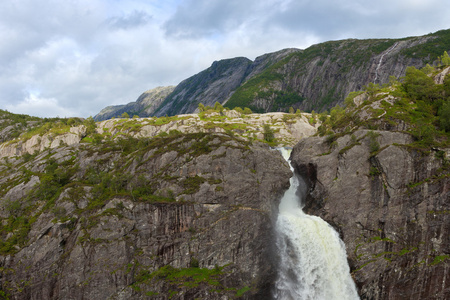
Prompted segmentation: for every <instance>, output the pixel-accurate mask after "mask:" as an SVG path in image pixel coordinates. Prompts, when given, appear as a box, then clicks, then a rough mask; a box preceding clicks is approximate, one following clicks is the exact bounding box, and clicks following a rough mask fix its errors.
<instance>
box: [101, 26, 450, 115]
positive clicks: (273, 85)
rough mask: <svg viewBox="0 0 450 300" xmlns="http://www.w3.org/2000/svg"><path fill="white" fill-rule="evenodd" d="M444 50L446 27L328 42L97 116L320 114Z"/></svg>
mask: <svg viewBox="0 0 450 300" xmlns="http://www.w3.org/2000/svg"><path fill="white" fill-rule="evenodd" d="M449 50H450V30H441V31H438V32H436V33H433V34H428V35H425V36H421V37H408V38H403V39H368V40H357V39H348V40H341V41H329V42H325V43H321V44H317V45H313V46H311V47H309V48H307V49H305V50H299V49H284V50H281V51H278V52H274V53H269V54H265V55H262V56H260V57H258V58H256V59H255V61H253V62H252V61H251V60H249V59H247V58H244V57H238V58H232V59H225V60H220V61H216V62H214V63H213V64H212V65H211V67H209V68H208V69H206V70H204V71H202V72H200V73H198V74H196V75H194V76H192V77H190V78H188V79H186V80H184V81H182V82H181V83H180V84H178V85H177V86H176V87H175V88H174V89H173V90H171V91H170V92H169V93H168V95H167V96H166V97H164V99H161V98H158V99H159V101H153V102H152V109H151V110H143V109H136V108H135V106H134V104H133V102H132V103H129V104H127V105H126V106H115V107H107V108H105V109H104V110H102V112H100V113H99V114H98V115H97V116H95V119H96V120H104V119H107V118H110V117H112V116H120V115H121V114H122V113H123V112H127V113H128V114H129V115H130V116H131V115H134V114H137V115H139V116H141V117H146V116H163V115H169V116H172V115H176V114H183V113H192V112H194V111H195V110H196V109H197V107H198V104H199V103H203V104H204V105H214V103H215V102H219V103H221V104H223V105H224V106H226V107H229V108H234V107H237V106H239V107H249V108H251V109H252V110H253V111H256V112H270V111H287V110H288V109H289V107H293V108H295V109H297V108H299V109H301V110H304V111H312V110H316V111H323V110H326V109H329V108H331V107H333V106H335V105H336V104H340V103H343V101H344V99H345V97H346V96H347V95H348V93H349V92H351V91H357V90H361V89H362V88H363V87H364V86H365V85H367V84H368V83H371V82H372V83H376V84H384V83H387V82H388V81H389V76H391V75H393V76H395V77H397V78H398V77H401V76H403V75H404V74H405V70H406V68H407V67H408V66H415V67H417V68H421V67H424V66H425V65H426V64H427V63H429V64H433V63H435V62H436V61H437V57H438V56H439V55H442V53H443V52H444V51H449ZM167 91H169V89H168V90H167ZM162 96H163V95H161V97H162ZM141 97H142V96H141ZM141 97H140V98H139V99H141ZM139 99H138V100H137V101H136V103H138V102H139V101H140V100H139ZM141 102H142V101H141ZM138 107H140V108H142V105H141V106H138Z"/></svg>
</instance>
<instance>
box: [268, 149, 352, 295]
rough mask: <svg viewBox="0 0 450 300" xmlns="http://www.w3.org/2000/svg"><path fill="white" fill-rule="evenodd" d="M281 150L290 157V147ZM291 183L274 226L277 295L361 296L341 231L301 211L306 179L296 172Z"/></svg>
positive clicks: (275, 290) (275, 292)
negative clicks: (276, 256)
mask: <svg viewBox="0 0 450 300" xmlns="http://www.w3.org/2000/svg"><path fill="white" fill-rule="evenodd" d="M280 151H281V153H282V154H283V157H284V158H285V159H286V160H288V159H289V155H290V151H288V150H286V149H280ZM291 170H292V171H293V168H292V166H291ZM290 184H291V186H290V188H289V189H288V190H287V191H286V193H285V194H284V196H283V198H282V199H281V202H280V205H279V215H278V218H277V222H276V226H275V230H276V236H277V241H276V243H277V248H278V255H279V256H280V262H279V265H278V278H277V281H276V283H275V289H274V293H273V296H274V298H275V299H279V300H281V299H283V300H285V299H286V300H291V299H292V300H298V299H302V300H303V299H308V300H321V299H323V300H333V299H336V300H346V299H359V296H358V294H357V292H356V288H355V284H354V282H353V280H352V278H351V276H350V268H349V266H348V263H347V255H346V252H345V245H344V243H343V242H342V241H341V239H340V238H339V234H338V233H337V232H336V231H335V230H334V229H333V228H332V227H331V226H330V225H329V224H328V223H327V222H325V221H324V220H322V219H321V218H319V217H316V216H310V215H307V214H305V213H304V212H303V211H302V207H303V205H302V204H301V198H302V197H303V196H304V195H299V193H300V194H301V193H304V194H305V193H306V184H305V183H304V181H303V180H302V179H301V178H298V177H297V176H296V175H295V174H294V175H293V176H292V178H291V179H290Z"/></svg>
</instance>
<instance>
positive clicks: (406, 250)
mask: <svg viewBox="0 0 450 300" xmlns="http://www.w3.org/2000/svg"><path fill="white" fill-rule="evenodd" d="M447 71H448V69H445V70H444V71H443V72H447ZM440 74H442V73H440ZM439 76H440V75H439V74H438V75H437V76H436V77H439ZM425 78H426V76H425ZM447 80H450V78H448V77H446V81H447ZM403 88H405V89H406V90H408V89H409V88H410V86H408V81H407V82H406V83H405V84H403ZM422 88H423V87H422ZM446 95H448V94H446ZM410 97H411V95H410V94H408V93H406V94H405V93H400V92H398V88H395V87H391V88H389V89H386V90H383V91H379V93H378V94H377V93H375V94H374V95H373V96H369V95H367V94H362V95H360V96H358V97H356V98H355V99H354V100H355V102H354V104H353V105H350V104H349V106H348V107H347V111H345V112H341V113H342V115H341V116H340V117H336V116H335V119H334V120H333V122H331V123H327V122H328V121H327V122H325V123H326V124H328V125H330V127H329V128H328V129H330V128H333V131H328V132H327V133H326V134H325V135H324V136H322V137H320V136H316V137H309V138H306V139H303V140H302V141H300V143H299V144H298V145H296V146H295V148H294V149H293V152H292V156H291V159H292V160H293V164H294V165H295V168H296V170H297V172H298V173H299V174H301V175H302V176H304V177H305V178H306V179H307V181H308V185H309V190H308V195H307V198H306V203H305V210H306V211H307V212H308V213H310V214H314V215H318V216H320V217H322V218H323V219H324V220H326V221H327V222H328V223H330V224H332V225H333V226H334V227H335V228H336V229H337V230H338V232H339V233H340V235H341V237H342V239H343V241H344V242H345V244H346V246H347V254H348V259H349V262H350V266H351V269H352V276H353V278H354V280H355V282H356V284H357V286H358V288H359V293H360V296H361V298H362V299H448V298H449V297H450V275H449V274H450V260H449V259H450V234H449V233H450V201H449V200H450V163H449V161H450V147H449V143H448V138H449V136H448V133H447V135H445V134H444V133H443V132H442V131H441V132H438V131H433V130H434V129H433V128H434V126H435V125H433V127H429V124H437V123H438V122H436V119H435V118H436V117H435V116H433V115H432V114H430V112H432V111H433V110H432V109H431V107H432V106H433V105H435V103H436V102H429V100H427V102H425V100H424V99H422V100H418V101H417V102H415V101H414V100H411V98H410ZM440 97H442V96H440ZM362 99H363V100H364V101H361V100H362ZM434 101H437V99H434ZM445 101H448V98H447V100H445ZM427 103H428V104H427ZM421 105H423V106H421ZM427 105H429V106H427ZM425 107H428V109H427V111H426V112H425ZM422 109H423V110H422ZM334 113H336V111H334ZM331 118H333V114H332V115H331ZM325 123H324V124H325ZM424 128H428V129H430V131H427V133H426V134H419V133H420V131H421V130H424ZM321 130H322V128H319V132H321ZM433 137H435V139H433Z"/></svg>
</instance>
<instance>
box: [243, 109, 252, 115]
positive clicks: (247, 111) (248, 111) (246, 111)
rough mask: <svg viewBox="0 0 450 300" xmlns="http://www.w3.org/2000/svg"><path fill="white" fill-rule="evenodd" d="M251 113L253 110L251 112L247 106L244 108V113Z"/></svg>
mask: <svg viewBox="0 0 450 300" xmlns="http://www.w3.org/2000/svg"><path fill="white" fill-rule="evenodd" d="M251 113H253V112H252V110H251V109H250V108H248V107H245V108H244V115H249V114H251Z"/></svg>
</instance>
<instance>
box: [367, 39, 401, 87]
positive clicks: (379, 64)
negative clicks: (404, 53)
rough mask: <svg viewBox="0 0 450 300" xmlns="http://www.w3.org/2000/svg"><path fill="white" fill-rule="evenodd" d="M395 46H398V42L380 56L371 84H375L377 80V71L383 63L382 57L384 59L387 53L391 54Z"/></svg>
mask: <svg viewBox="0 0 450 300" xmlns="http://www.w3.org/2000/svg"><path fill="white" fill-rule="evenodd" d="M397 44H398V42H395V44H394V45H392V47H390V48H389V49H387V50H386V51H385V52H384V53H383V54H382V55H381V57H380V60H379V61H378V65H377V68H376V70H375V79H374V80H373V83H377V79H378V70H379V69H380V67H381V63H382V62H383V57H384V56H385V55H386V54H389V52H391V51H392V50H394V48H395V47H397Z"/></svg>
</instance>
